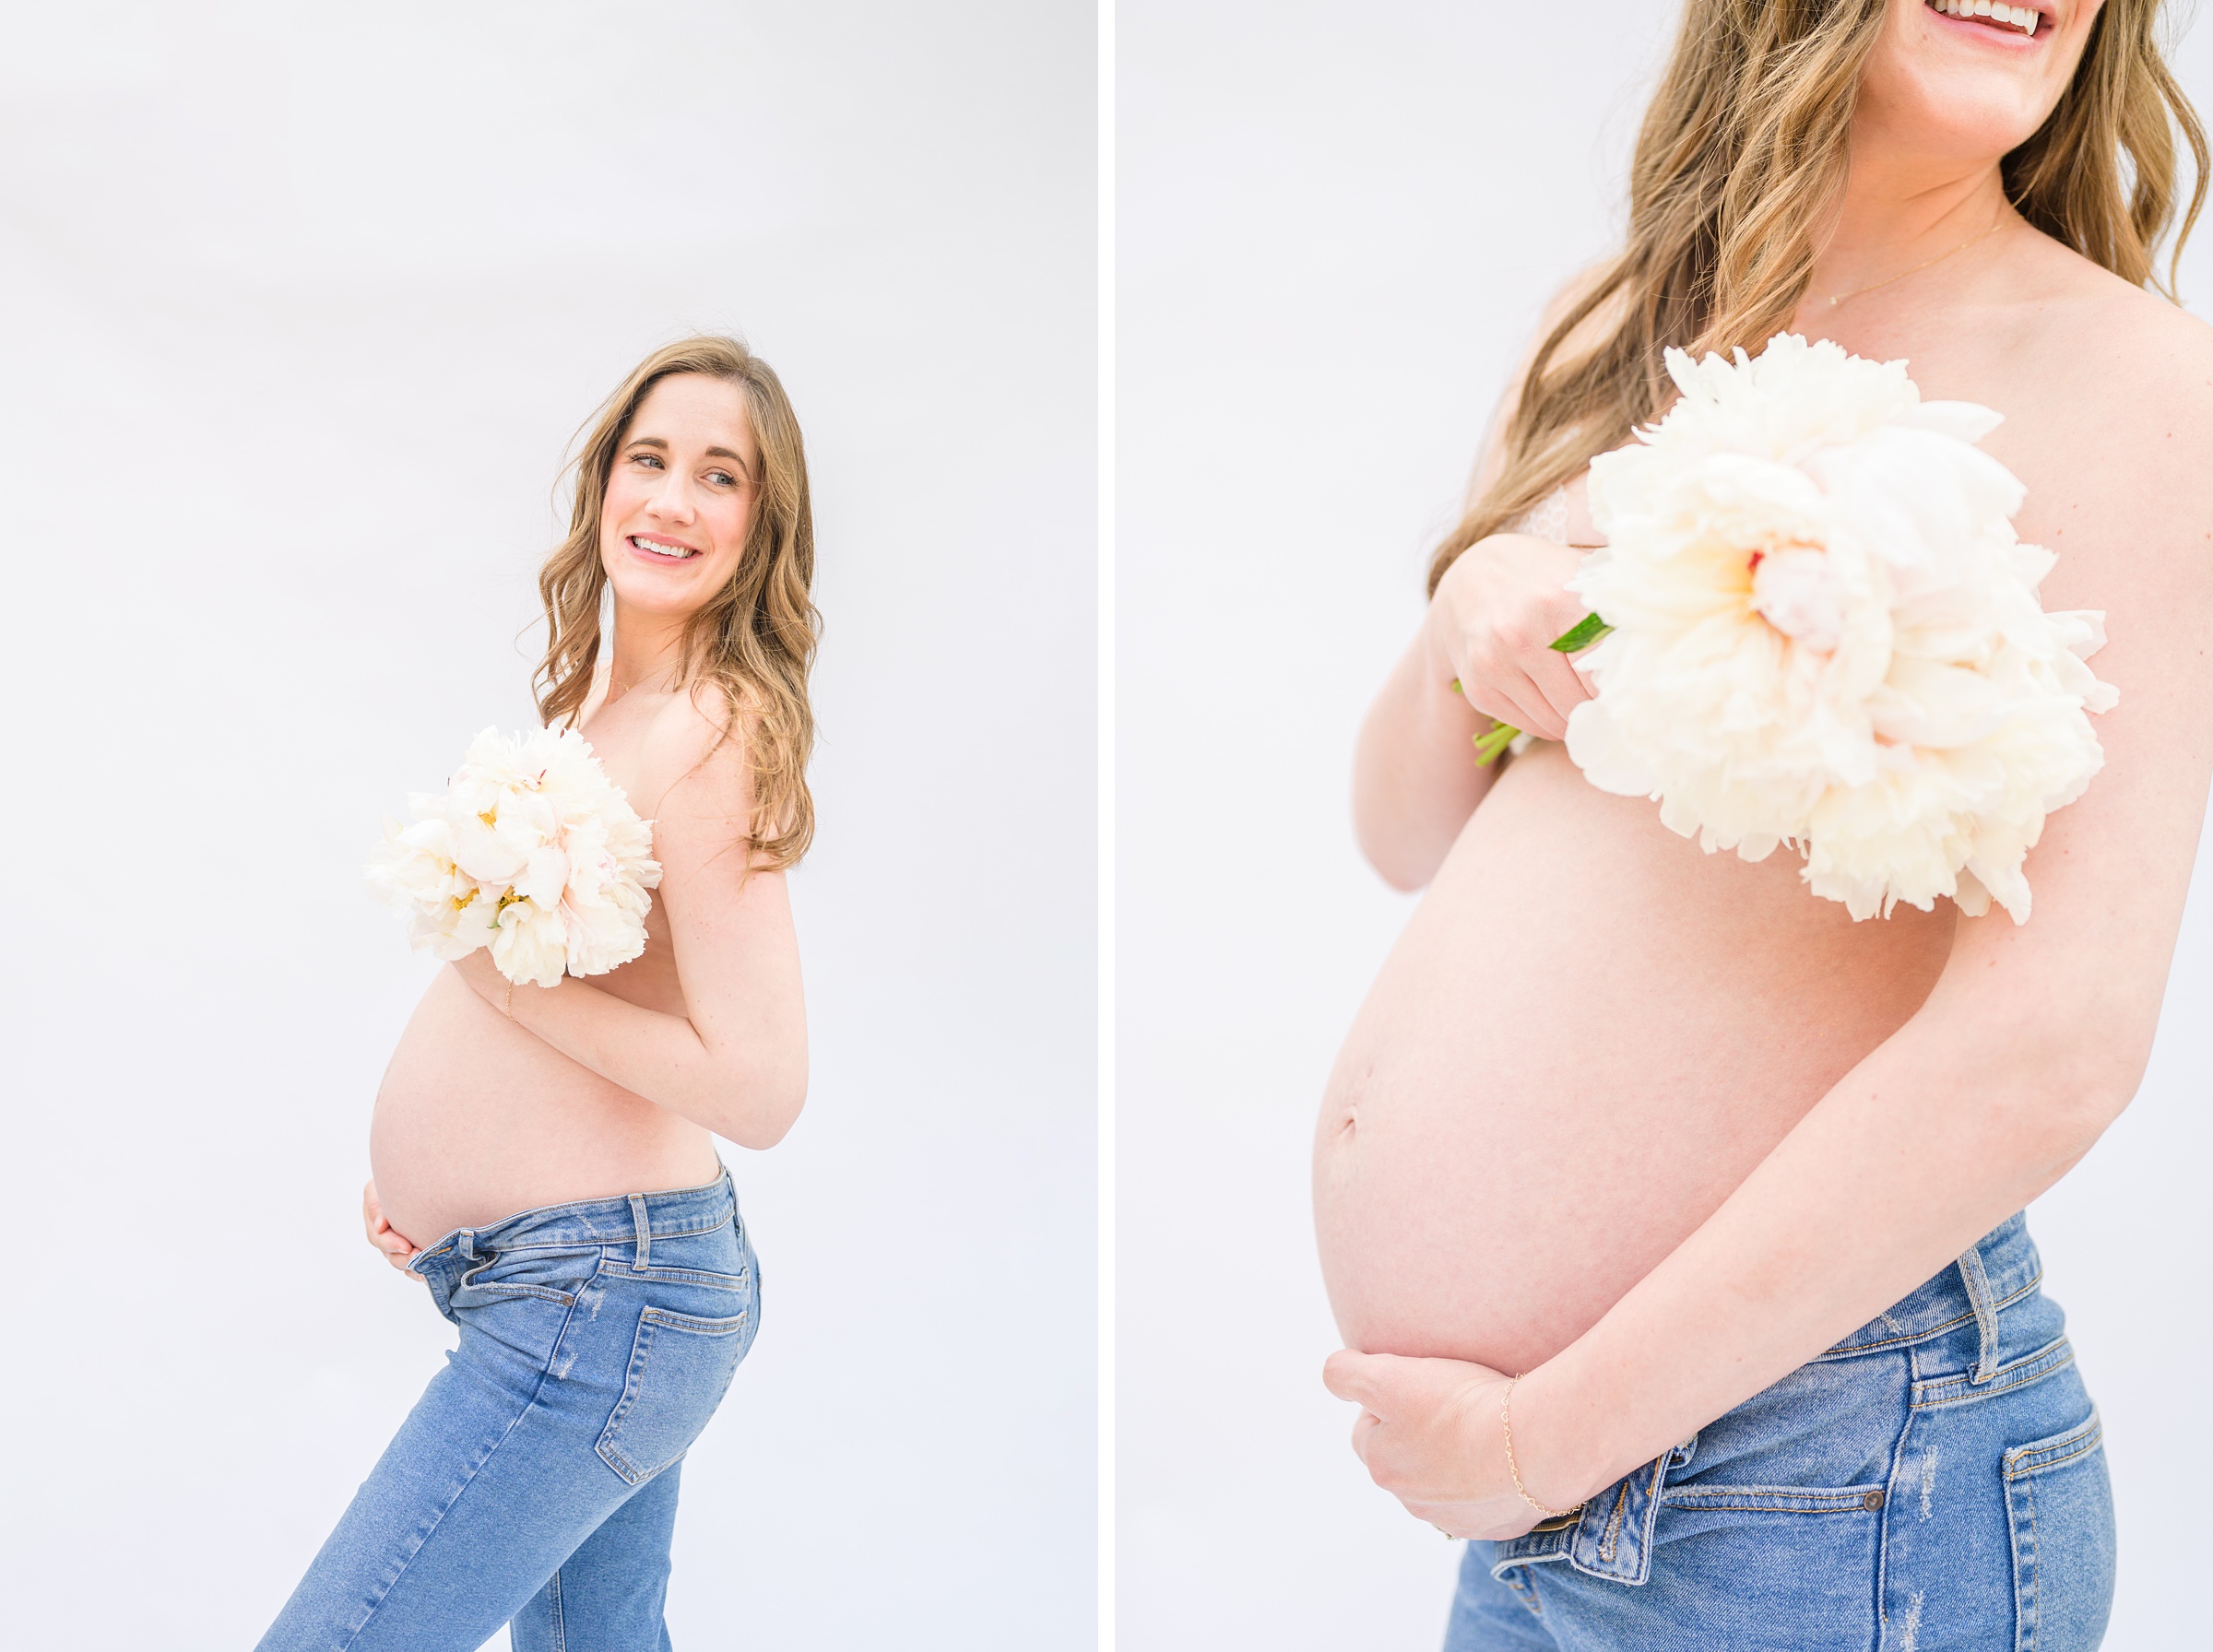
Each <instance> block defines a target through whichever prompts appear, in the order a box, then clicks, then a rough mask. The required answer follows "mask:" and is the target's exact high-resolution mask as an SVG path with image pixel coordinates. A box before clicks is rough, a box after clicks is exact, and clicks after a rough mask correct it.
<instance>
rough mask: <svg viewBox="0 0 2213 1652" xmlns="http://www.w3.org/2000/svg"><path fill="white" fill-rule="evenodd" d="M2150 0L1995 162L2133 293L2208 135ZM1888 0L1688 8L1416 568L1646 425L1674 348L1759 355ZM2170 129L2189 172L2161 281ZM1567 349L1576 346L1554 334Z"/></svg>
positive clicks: (1492, 528)
mask: <svg viewBox="0 0 2213 1652" xmlns="http://www.w3.org/2000/svg"><path fill="white" fill-rule="evenodd" d="M1887 11H1888V0H1686V5H1685V6H1684V10H1683V24H1682V29H1681V32H1680V33H1679V34H1678V35H1677V36H1676V38H1675V51H1674V53H1672V54H1671V56H1670V58H1669V61H1668V65H1667V69H1666V72H1665V74H1664V75H1663V77H1662V79H1661V83H1660V87H1659V89H1658V90H1657V91H1656V92H1655V93H1654V94H1653V97H1652V100H1651V106H1650V107H1649V108H1648V109H1647V110H1646V112H1645V117H1644V124H1643V127H1642V129H1641V130H1640V131H1639V134H1638V138H1637V150H1636V159H1635V160H1634V162H1633V163H1632V166H1631V171H1630V185H1629V229H1628V237H1627V245H1626V246H1625V247H1623V249H1622V250H1621V252H1620V253H1619V254H1616V255H1615V257H1614V258H1613V259H1612V260H1611V261H1610V262H1608V263H1607V264H1605V265H1604V266H1602V267H1601V268H1600V269H1598V270H1597V271H1595V272H1594V273H1593V275H1592V277H1591V278H1590V279H1589V280H1588V281H1587V282H1585V283H1584V284H1582V285H1581V286H1580V288H1579V289H1578V290H1577V292H1576V294H1575V296H1574V298H1573V300H1572V301H1571V302H1569V303H1568V306H1567V308H1566V310H1565V311H1564V313H1562V314H1561V315H1560V318H1559V320H1558V322H1557V323H1556V325H1554V326H1553V327H1552V329H1551V331H1550V332H1548V333H1547V334H1546V335H1545V336H1544V339H1543V340H1542V342H1540V344H1539V345H1538V347H1537V350H1536V354H1535V355H1534V357H1533V359H1532V360H1531V362H1530V366H1529V369H1528V372H1526V374H1525V375H1524V377H1523V380H1522V386H1521V395H1520V396H1519V397H1518V398H1517V400H1516V401H1515V403H1514V406H1513V407H1512V408H1511V410H1510V411H1509V414H1508V415H1507V419H1506V423H1505V426H1504V428H1503V430H1502V431H1501V432H1500V438H1501V440H1500V449H1501V454H1502V458H1503V463H1502V465H1501V466H1500V467H1499V469H1498V473H1497V476H1496V477H1494V478H1492V479H1491V480H1490V481H1489V483H1488V485H1487V486H1485V487H1483V488H1482V489H1481V490H1480V491H1479V492H1478V493H1477V495H1476V497H1475V498H1474V499H1473V501H1471V503H1470V505H1469V507H1468V509H1467V511H1466V513H1464V514H1463V515H1462V518H1461V521H1460V524H1459V525H1458V526H1456V527H1455V528H1454V529H1453V530H1452V532H1451V533H1450V535H1449V536H1448V537H1446V539H1445V540H1444V542H1443V543H1442V544H1441V545H1439V546H1438V548H1437V550H1436V552H1435V554H1434V555H1433V556H1432V557H1431V558H1430V562H1429V589H1430V590H1431V591H1432V592H1434V591H1435V590H1436V589H1437V584H1438V580H1440V579H1442V578H1443V577H1444V573H1445V570H1446V569H1448V568H1450V566H1451V565H1452V563H1453V560H1455V559H1456V558H1457V557H1458V556H1459V555H1460V553H1461V552H1462V551H1463V550H1465V549H1467V548H1468V547H1469V546H1471V545H1473V544H1474V543H1475V542H1476V541H1477V540H1478V539H1481V538H1484V537H1486V536H1488V535H1491V534H1495V533H1498V532H1500V531H1502V530H1504V529H1505V528H1506V527H1507V526H1508V525H1509V524H1511V523H1513V522H1516V521H1518V520H1519V519H1520V518H1521V516H1522V515H1524V514H1525V513H1527V512H1528V511H1530V510H1531V509H1532V508H1533V506H1535V505H1536V504H1538V503H1539V502H1540V501H1543V500H1544V498H1546V497H1547V496H1548V495H1549V494H1550V493H1552V491H1553V490H1555V489H1556V488H1557V487H1559V486H1560V484H1562V483H1563V482H1566V481H1568V480H1569V479H1570V478H1574V477H1575V476H1577V475H1578V474H1580V472H1581V471H1582V469H1583V467H1584V466H1587V465H1589V464H1590V462H1591V461H1592V459H1593V458H1594V457H1596V456H1597V455H1598V454H1602V453H1604V452H1605V451H1606V450H1607V449H1609V448H1612V447H1615V446H1618V445H1619V444H1620V443H1623V442H1625V441H1627V439H1628V436H1629V432H1630V431H1632V430H1634V429H1635V428H1636V427H1637V426H1638V425H1640V424H1644V423H1648V422H1650V421H1651V419H1655V418H1657V417H1658V416H1659V414H1660V412H1661V410H1662V409H1663V407H1664V406H1665V403H1666V400H1667V396H1668V382H1667V377H1666V372H1665V367H1664V364H1663V360H1662V356H1663V350H1664V348H1666V347H1668V346H1670V345H1680V346H1682V347H1683V348H1686V349H1688V350H1690V351H1691V352H1692V353H1693V354H1694V355H1702V354H1704V353H1705V352H1706V351H1708V350H1720V351H1722V352H1723V353H1726V352H1728V351H1729V350H1731V349H1733V348H1736V347H1738V346H1743V347H1744V348H1747V349H1754V350H1757V348H1759V347H1760V345H1762V344H1763V343H1765V342H1766V341H1767V339H1769V337H1771V336H1773V335H1775V334H1777V333H1780V332H1782V331H1784V330H1786V329H1787V328H1788V327H1789V325H1790V324H1791V319H1792V317H1793V315H1794V314H1795V313H1797V309H1798V305H1799V302H1800V301H1801V300H1803V299H1804V297H1805V290H1806V287H1807V284H1808V283H1809V281H1810V280H1811V278H1812V276H1813V269H1814V260H1815V258H1816V256H1817V254H1818V253H1819V252H1820V236H1821V234H1822V233H1823V231H1824V227H1825V225H1826V223H1827V221H1828V218H1829V216H1830V214H1831V213H1832V212H1833V210H1834V208H1835V207H1836V206H1837V204H1838V202H1839V201H1840V199H1841V196H1842V194H1843V189H1844V176H1845V167H1846V162H1847V138H1848V136H1849V134H1850V131H1851V127H1852V110H1853V106H1854V103H1855V101H1856V99H1857V95H1858V90H1859V79H1860V71H1861V69H1862V68H1863V66H1864V65H1865V64H1866V61H1867V57H1868V54H1869V53H1871V52H1872V51H1873V50H1874V47H1875V42H1876V37H1877V35H1878V34H1879V33H1880V32H1881V29H1882V26H1883V19H1884V16H1885V13H1886V12H1887ZM2159 12H2160V0H2106V5H2105V6H2104V8H2103V9H2102V10H2101V12H2100V13H2099V15H2098V17H2097V18H2096V19H2095V21H2094V22H2093V23H2092V25H2091V28H2090V35H2089V41H2088V42H2087V43H2086V44H2085V46H2084V48H2083V54H2082V61H2081V62H2080V63H2079V64H2078V65H2076V70H2075V77H2074V79H2073V80H2072V81H2071V82H2070V83H2069V85H2068V87H2067V89H2066V91H2065V94H2063V95H2062V97H2061V98H2060V100H2059V103H2058V106H2057V107H2056V108H2054V109H2053V112H2052V113H2051V115H2050V116H2049V117H2048V118H2047V119H2046V120H2045V122H2044V124H2043V125H2042V126H2041V127H2040V128H2038V130H2037V132H2036V134H2035V136H2032V137H2030V139H2029V140H2028V142H2026V143H2024V144H2022V145H2021V146H2020V147H2019V148H2017V149H2015V150H2014V151H2013V152H2012V153H2011V154H2009V155H2007V156H2006V158H2005V160H2004V161H2003V163H2002V165H2001V176H2002V178H2003V180H2004V183H2005V187H2006V197H2007V198H2008V199H2009V200H2010V201H2011V202H2012V203H2013V206H2014V208H2015V210H2017V211H2018V212H2019V213H2020V215H2021V216H2022V217H2023V218H2026V219H2028V221H2029V222H2030V224H2032V225H2034V226H2035V227H2036V228H2037V229H2039V230H2042V231H2043V232H2044V233H2045V234H2047V235H2050V236H2051V237H2053V239H2054V240H2056V241H2059V242H2063V243H2064V244H2065V245H2067V246H2069V247H2072V248H2073V249H2074V250H2075V251H2076V252H2077V253H2079V254H2082V255H2083V256H2084V257H2086V258H2089V259H2090V260H2092V261H2093V262H2095V263H2097V264H2100V265H2102V266H2104V267H2105V268H2107V269H2109V270H2111V271H2112V272H2113V274H2115V275H2117V276H2119V277H2121V278H2122V279H2123V280H2124V281H2127V282H2129V283H2131V284H2132V285H2134V286H2138V287H2141V286H2143V285H2145V284H2146V283H2148V282H2150V283H2154V284H2156V285H2157V286H2158V288H2159V290H2160V292H2162V293H2164V294H2165V295H2166V296H2167V297H2169V298H2170V299H2172V298H2173V297H2174V291H2173V287H2172V277H2173V272H2174V269H2175V267H2176V262H2177V261H2179V260H2180V258H2181V255H2182V244H2183V240H2184V239H2186V238H2187V236H2188V235H2189V233H2190V229H2191V226H2192V225H2193V224H2195V222H2196V219H2197V214H2198V208H2199V207H2201V206H2202V205H2203V204H2204V202H2205V196H2206V183H2207V178H2206V173H2207V153H2206V137H2205V133H2204V131H2203V129H2202V128H2201V127H2200V126H2199V124H2198V121H2197V116H2196V114H2195V112H2193V111H2192V109H2191V107H2190V102H2189V100H2188V99H2187V98H2185V97H2184V96H2183V89H2182V88H2181V86H2180V85H2179V84H2177V82H2176V81H2175V78H2174V76H2173V75H2172V72H2170V70H2169V69H2168V67H2167V64H2166V61H2165V59H2164V57H2163V56H2162V55H2161V52H2160V41H2159V38H2158V29H2157V23H2158V18H2159ZM2178 132H2179V134H2180V136H2181V138H2182V140H2183V143H2185V144H2187V145H2188V147H2189V149H2190V152H2191V155H2192V157H2193V159H2194V160H2195V183H2194V187H2193V189H2192V191H2191V195H2190V205H2189V208H2188V210H2187V211H2186V212H2185V213H2184V214H2183V222H2182V230H2181V232H2180V233H2179V234H2178V235H2177V236H2176V237H2175V242H2174V247H2173V257H2172V259H2171V261H2170V263H2169V266H2168V270H2169V279H2168V280H2167V281H2165V282H2160V281H2158V279H2157V277H2156V274H2155V272H2154V270H2153V268H2152V256H2153V253H2154V251H2155V249H2156V248H2157V247H2158V245H2159V242H2160V237H2161V236H2162V235H2164V234H2165V233H2166V231H2167V230H2168V228H2169V227H2170V225H2171V224H2172V222H2173V220H2174V217H2175V206H2176V199H2177V193H2178V191H2177V170H2178V169H2177V159H2178V153H2177V144H2176V136H2177V134H2178ZM1571 341H1572V342H1571Z"/></svg>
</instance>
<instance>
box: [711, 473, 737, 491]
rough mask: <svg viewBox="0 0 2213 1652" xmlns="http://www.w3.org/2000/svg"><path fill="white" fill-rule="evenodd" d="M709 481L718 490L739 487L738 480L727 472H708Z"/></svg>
mask: <svg viewBox="0 0 2213 1652" xmlns="http://www.w3.org/2000/svg"><path fill="white" fill-rule="evenodd" d="M707 480H709V481H711V482H713V483H714V484H715V485H716V487H717V488H735V487H736V486H737V485H738V478H736V477H734V476H732V475H731V474H730V473H729V472H728V471H727V470H710V471H708V472H707Z"/></svg>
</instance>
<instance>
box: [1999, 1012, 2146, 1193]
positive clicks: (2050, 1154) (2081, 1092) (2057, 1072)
mask: <svg viewBox="0 0 2213 1652" xmlns="http://www.w3.org/2000/svg"><path fill="white" fill-rule="evenodd" d="M2024 1042H2026V1043H2027V1044H2028V1045H2029V1047H2028V1048H2027V1049H2026V1050H2023V1051H2021V1052H2020V1054H2021V1055H2023V1056H2027V1057H2028V1058H2027V1059H2026V1060H2025V1061H2022V1062H2021V1063H2020V1064H2019V1065H2018V1067H2016V1068H2015V1074H2014V1077H2013V1079H2012V1081H2011V1082H2009V1083H2007V1084H2006V1086H2005V1090H2006V1094H2007V1097H2008V1100H2009V1101H2010V1102H2011V1103H2012V1104H2011V1106H2009V1107H2008V1108H2007V1109H2006V1120H2005V1124H2006V1129H2007V1132H2008V1133H2009V1134H2010V1135H2012V1136H2013V1137H2014V1139H2016V1140H2017V1141H2018V1142H2019V1143H2020V1144H2021V1145H2022V1146H2024V1147H2025V1148H2027V1149H2028V1150H2030V1152H2032V1153H2033V1154H2035V1155H2036V1156H2037V1157H2038V1158H2040V1159H2042V1160H2048V1161H2050V1162H2052V1163H2053V1165H2054V1166H2056V1171H2055V1174H2064V1173H2065V1170H2066V1169H2067V1168H2069V1167H2071V1166H2072V1165H2073V1164H2074V1163H2075V1162H2077V1160H2079V1159H2080V1158H2081V1157H2082V1156H2083V1155H2084V1154H2085V1153H2087V1152H2089V1150H2090V1149H2091V1148H2092V1147H2094V1146H2096V1145H2097V1142H2098V1139H2099V1138H2100V1137H2101V1136H2103V1135H2104V1134H2105V1132H2106V1131H2107V1130H2108V1129H2109V1128H2111V1127H2112V1124H2113V1121H2114V1120H2115V1119H2117V1118H2119V1117H2120V1116H2121V1115H2122V1114H2123V1113H2124V1111H2125V1110H2126V1109H2127V1107H2128V1104H2129V1103H2130V1102H2132V1101H2134V1100H2135V1099H2136V1091H2137V1089H2138V1087H2139V1086H2140V1085H2141V1084H2142V1083H2143V1080H2144V1071H2145V1068H2146V1067H2147V1066H2148V1062H2149V1059H2150V1039H2149V1037H2148V1035H2147V1036H2146V1037H2144V1038H2142V1039H2136V1038H2132V1037H2128V1036H2125V1035H2121V1034H2119V1032H2118V1030H2117V1029H2115V1028H2113V1027H2112V1026H2107V1027H2104V1028H2102V1029H2091V1028H2085V1027H2077V1028H2075V1029H2073V1030H2072V1031H2071V1032H2064V1033H2061V1034H2060V1035H2057V1036H2054V1035H2053V1032H2052V1030H2049V1029H2047V1030H2044V1031H2043V1035H2041V1036H2036V1037H2033V1038H2031V1039H2029V1040H2026V1041H2024ZM2139 1046H2140V1047H2139Z"/></svg>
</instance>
